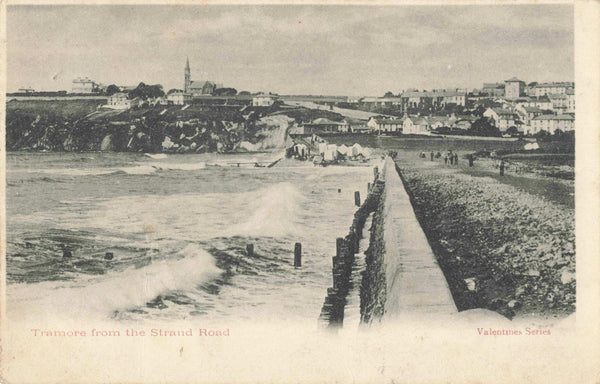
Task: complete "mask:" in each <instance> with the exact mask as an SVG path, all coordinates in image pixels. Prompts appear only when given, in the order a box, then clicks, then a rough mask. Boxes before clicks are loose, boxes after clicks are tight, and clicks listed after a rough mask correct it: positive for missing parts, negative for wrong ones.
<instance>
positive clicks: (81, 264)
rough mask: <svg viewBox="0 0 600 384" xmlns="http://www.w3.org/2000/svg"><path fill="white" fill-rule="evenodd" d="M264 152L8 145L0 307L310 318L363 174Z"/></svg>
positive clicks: (126, 316)
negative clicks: (52, 149)
mask: <svg viewBox="0 0 600 384" xmlns="http://www.w3.org/2000/svg"><path fill="white" fill-rule="evenodd" d="M277 157H279V155H278V154H252V155H250V154H249V155H169V156H168V157H166V158H160V159H154V158H150V157H148V156H144V155H143V154H117V153H84V154H81V153H80V154H72V153H69V154H48V153H41V154H32V153H11V154H8V156H7V167H8V172H7V184H8V188H7V217H8V219H7V229H8V231H7V240H8V245H7V281H8V292H7V293H8V295H7V297H8V315H9V317H10V316H11V315H12V316H19V317H23V316H25V317H28V316H47V315H48V314H52V313H57V314H61V315H66V316H73V317H78V316H81V317H89V318H97V319H115V320H117V321H120V320H145V319H166V320H169V319H193V318H200V319H202V318H206V319H208V318H209V319H227V318H236V319H251V320H262V319H277V320H285V319H290V320H298V319H306V320H309V321H316V319H317V317H318V315H319V312H320V308H321V305H322V303H323V299H324V296H325V293H326V288H327V287H329V286H331V256H333V255H334V254H335V238H336V237H340V236H344V235H345V234H346V233H347V231H348V228H349V226H350V224H351V221H352V215H353V214H354V211H355V206H354V204H353V203H354V198H353V195H354V191H356V190H359V191H360V192H361V195H362V196H366V185H367V182H369V181H371V178H372V170H371V168H370V167H328V168H315V167H313V166H312V165H309V164H307V165H306V166H300V167H285V166H282V167H274V168H254V167H248V168H244V167H240V168H238V167H234V166H230V163H235V162H239V161H242V162H245V161H250V162H254V161H268V160H269V159H273V158H277ZM338 188H341V193H338ZM295 242H301V243H302V250H303V266H302V268H294V267H293V249H294V243H295ZM248 243H253V244H254V249H255V254H256V255H255V257H254V258H249V257H247V256H246V255H245V249H246V244H248ZM61 244H67V245H69V246H70V247H71V249H72V253H73V257H72V258H71V259H63V257H62V251H61ZM106 252H113V253H114V255H115V258H114V260H112V261H106V260H104V255H105V253H106Z"/></svg>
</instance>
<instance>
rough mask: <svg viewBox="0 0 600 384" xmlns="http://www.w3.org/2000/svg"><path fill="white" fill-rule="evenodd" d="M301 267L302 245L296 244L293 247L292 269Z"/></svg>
mask: <svg viewBox="0 0 600 384" xmlns="http://www.w3.org/2000/svg"><path fill="white" fill-rule="evenodd" d="M300 266H302V244H301V243H296V245H295V246H294V267H300Z"/></svg>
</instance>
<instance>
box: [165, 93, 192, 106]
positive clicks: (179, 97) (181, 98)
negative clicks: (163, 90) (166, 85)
mask: <svg viewBox="0 0 600 384" xmlns="http://www.w3.org/2000/svg"><path fill="white" fill-rule="evenodd" d="M190 98H191V97H190V95H189V94H187V93H183V92H172V93H169V94H168V95H167V101H168V102H169V103H171V104H175V105H183V104H185V103H186V102H189V101H190Z"/></svg>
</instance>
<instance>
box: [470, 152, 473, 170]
mask: <svg viewBox="0 0 600 384" xmlns="http://www.w3.org/2000/svg"><path fill="white" fill-rule="evenodd" d="M472 166H473V154H472V153H469V167H472Z"/></svg>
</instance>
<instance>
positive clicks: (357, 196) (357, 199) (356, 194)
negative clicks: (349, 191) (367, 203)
mask: <svg viewBox="0 0 600 384" xmlns="http://www.w3.org/2000/svg"><path fill="white" fill-rule="evenodd" d="M354 204H356V206H357V207H360V192H358V191H356V192H354Z"/></svg>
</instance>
